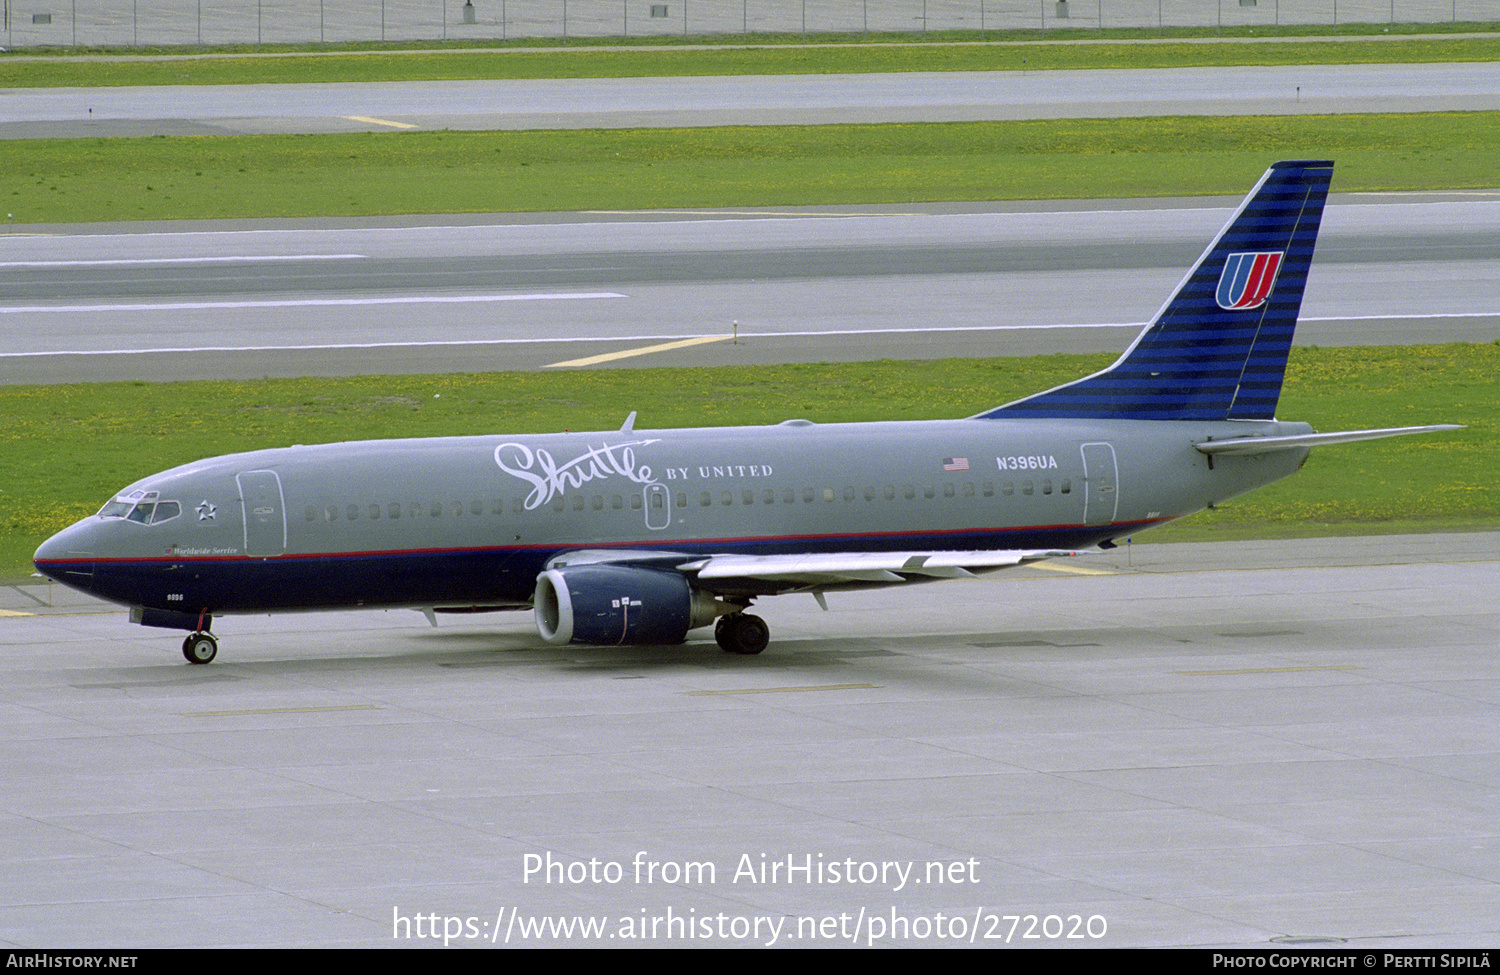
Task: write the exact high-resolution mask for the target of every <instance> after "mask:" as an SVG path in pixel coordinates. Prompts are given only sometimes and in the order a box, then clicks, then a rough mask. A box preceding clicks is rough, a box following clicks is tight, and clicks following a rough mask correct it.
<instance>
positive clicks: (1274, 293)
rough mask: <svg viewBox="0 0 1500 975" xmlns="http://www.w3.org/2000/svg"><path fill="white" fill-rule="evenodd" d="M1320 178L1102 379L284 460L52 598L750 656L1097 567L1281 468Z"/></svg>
mask: <svg viewBox="0 0 1500 975" xmlns="http://www.w3.org/2000/svg"><path fill="white" fill-rule="evenodd" d="M1332 174H1333V163H1331V162H1326V161H1306V160H1304V161H1287V162H1280V163H1276V164H1275V165H1273V166H1271V168H1270V169H1269V170H1267V171H1266V173H1265V175H1264V176H1262V177H1261V179H1260V181H1259V182H1258V183H1257V184H1256V185H1255V187H1254V188H1253V189H1252V190H1251V191H1250V194H1249V195H1248V196H1247V197H1246V199H1245V200H1244V202H1243V203H1242V204H1241V205H1240V207H1239V209H1238V210H1237V211H1236V212H1235V213H1234V215H1233V216H1232V217H1231V218H1230V220H1229V222H1228V223H1227V224H1226V225H1225V227H1224V228H1223V229H1222V230H1221V231H1220V232H1219V234H1218V236H1217V237H1215V238H1214V240H1213V241H1212V242H1211V243H1210V244H1209V245H1208V248H1207V249H1206V250H1205V251H1204V253H1203V255H1202V257H1201V258H1199V260H1198V261H1197V263H1196V264H1194V265H1193V267H1192V269H1191V270H1190V271H1188V273H1187V275H1186V276H1185V277H1184V278H1183V280H1182V282H1181V283H1180V284H1179V285H1178V287H1177V289H1176V291H1175V292H1174V293H1173V294H1172V295H1171V297H1170V298H1168V299H1167V301H1166V303H1165V304H1164V305H1163V306H1162V308H1161V310H1160V311H1159V312H1158V313H1157V315H1156V316H1155V318H1154V319H1153V320H1152V321H1151V322H1150V324H1149V325H1147V326H1146V328H1145V329H1144V330H1143V331H1142V332H1141V333H1140V335H1139V336H1138V337H1137V338H1136V339H1135V341H1134V342H1133V343H1132V344H1131V345H1130V347H1129V348H1128V349H1127V350H1126V351H1125V352H1124V354H1123V355H1121V357H1120V358H1119V359H1118V360H1117V361H1116V362H1115V363H1114V364H1113V365H1111V366H1110V367H1108V368H1107V369H1104V370H1102V371H1100V372H1097V373H1095V374H1093V375H1090V376H1087V377H1085V378H1083V379H1079V380H1076V381H1074V382H1070V383H1066V384H1064V385H1061V386H1058V387H1056V388H1054V389H1050V390H1047V391H1044V392H1041V393H1037V394H1035V395H1032V396H1028V397H1025V398H1023V399H1020V400H1016V401H1014V402H1011V403H1007V404H1005V405H1003V406H998V407H995V408H992V409H989V410H987V411H985V412H982V413H979V414H976V415H974V416H970V417H968V418H966V419H954V420H937V421H921V422H875V423H838V424H819V423H813V422H811V421H808V420H800V419H792V420H787V421H785V422H782V423H779V424H775V425H770V426H754V427H713V428H697V429H678V430H637V429H636V428H635V425H634V424H635V416H636V415H635V413H631V414H630V416H629V417H628V418H627V419H626V421H625V422H624V424H623V425H622V426H621V427H620V428H619V429H618V430H613V431H608V432H595V433H551V434H536V435H516V436H506V435H490V436H469V437H446V438H432V439H417V440H377V441H366V442H353V443H333V444H322V445H315V446H292V447H286V448H282V449H274V450H259V451H254V452H250V453H240V454H230V455H228V456H223V457H215V458H212V459H208V460H202V461H198V462H196V463H191V464H185V465H183V466H180V467H175V468H173V469H171V470H168V471H163V472H162V473H159V474H153V475H151V476H150V477H147V478H144V479H143V480H140V481H137V482H135V483H134V484H131V485H129V486H128V487H126V488H125V489H124V490H122V491H121V492H120V493H119V494H117V495H116V496H115V497H113V498H112V499H111V500H110V501H109V502H108V503H107V504H105V505H104V507H103V508H101V509H100V511H99V512H98V513H97V514H95V515H93V516H91V517H88V518H85V519H83V520H82V521H79V522H78V523H76V524H74V525H72V526H71V527H69V528H66V529H64V530H63V531H61V532H59V533H58V534H57V535H55V536H53V537H52V538H50V539H48V540H47V541H46V542H44V543H43V544H42V546H41V547H40V548H39V549H38V550H37V552H36V556H35V560H34V561H35V564H36V567H37V569H38V570H39V571H40V572H41V573H43V574H44V575H46V576H48V577H50V578H52V579H55V580H57V581H58V582H62V583H65V584H67V585H69V586H72V587H74V588H76V589H81V590H83V591H84V592H87V593H90V594H92V595H94V596H98V597H101V598H103V599H106V600H110V601H113V602H116V603H120V604H123V605H125V606H128V607H130V618H131V620H132V621H133V622H136V623H140V624H143V625H145V626H152V627H164V628H168V629H181V630H186V631H188V635H187V637H186V638H185V639H184V640H183V644H182V651H183V655H184V657H186V659H187V660H188V661H189V662H191V663H194V664H206V663H208V662H210V661H212V660H213V659H214V657H215V656H216V655H217V653H218V639H217V637H216V636H215V635H214V634H213V632H211V627H212V623H213V620H214V619H215V618H218V617H223V616H232V615H235V614H249V613H276V612H284V611H308V610H333V609H350V608H356V607H369V608H386V609H390V608H410V609H416V610H419V611H421V612H423V613H425V614H426V615H427V617H428V619H429V621H430V622H432V623H433V625H436V616H435V614H436V613H438V612H483V611H495V610H531V611H532V612H533V613H534V614H535V621H536V628H537V631H538V633H539V635H540V636H541V638H542V639H543V640H545V641H546V642H548V643H551V644H568V643H582V644H593V645H658V644H676V643H681V642H683V641H684V640H685V639H686V638H687V635H688V634H689V633H690V632H691V631H693V630H695V629H698V628H700V627H706V626H709V625H711V624H712V625H713V626H714V637H715V640H716V641H717V643H718V644H719V645H720V646H721V647H722V648H724V649H725V650H726V651H729V652H733V653H741V654H756V653H760V652H761V651H762V650H764V649H765V647H766V646H767V643H768V641H769V630H768V628H767V626H766V624H765V622H764V621H763V620H762V619H761V618H760V617H758V616H755V615H753V614H751V613H749V612H747V610H748V609H749V608H750V607H751V605H752V604H753V603H754V601H755V600H756V599H759V598H762V597H768V596H773V595H780V594H786V593H810V594H811V595H812V596H813V597H814V598H815V599H816V600H817V602H818V603H819V604H820V605H822V606H823V607H824V608H825V609H826V608H827V604H826V601H825V599H824V594H825V593H828V592H837V591H842V590H851V589H863V588H869V587H877V586H894V585H901V584H905V583H913V582H928V581H935V580H942V579H952V578H971V577H974V576H977V575H981V574H984V573H988V572H992V571H995V570H999V569H1002V568H1005V567H1008V566H1015V565H1022V564H1025V563H1028V562H1033V561H1036V560H1039V559H1047V558H1053V557H1058V556H1064V555H1070V554H1074V553H1076V552H1078V551H1079V550H1083V549H1090V548H1095V547H1098V548H1110V547H1113V546H1114V544H1115V540H1116V539H1118V538H1120V537H1122V536H1129V535H1134V534H1136V533H1138V532H1140V531H1141V530H1143V529H1146V528H1150V527H1152V526H1155V525H1161V524H1165V523H1166V522H1169V521H1173V520H1175V519H1178V518H1182V517H1184V516H1186V515H1189V514H1192V513H1194V512H1197V511H1201V510H1203V509H1205V508H1209V507H1212V506H1214V505H1216V504H1218V503H1220V502H1222V501H1225V500H1227V499H1229V498H1233V497H1236V496H1237V495H1241V494H1244V493H1245V492H1247V491H1250V490H1253V489H1255V488H1258V487H1261V486H1264V485H1266V484H1269V483H1271V482H1273V481H1276V480H1279V479H1281V478H1283V477H1286V476H1288V475H1290V474H1292V473H1294V472H1295V471H1297V470H1298V469H1299V468H1300V467H1301V466H1302V464H1303V463H1304V462H1305V461H1306V459H1307V457H1308V454H1309V451H1310V450H1311V449H1312V448H1313V447H1317V446H1322V445H1325V444H1335V443H1345V442H1350V441H1357V440H1367V439H1374V438H1378V437H1389V436H1397V435H1402V434H1413V433H1428V432H1434V431H1440V430H1455V429H1460V427H1457V426H1454V425H1447V424H1443V425H1431V426H1419V427H1400V428H1388V429H1371V430H1353V431H1342V432H1335V433H1315V432H1313V429H1312V427H1311V426H1309V425H1308V424H1306V423H1294V422H1285V421H1281V420H1277V419H1276V416H1275V413H1276V405H1277V400H1278V398H1279V396H1280V392H1281V387H1282V381H1283V378H1284V374H1285V369H1286V363H1287V354H1288V350H1289V348H1290V346H1291V342H1292V335H1293V331H1294V330H1295V328H1296V325H1297V315H1298V310H1299V309H1300V307H1301V303H1302V295H1303V290H1304V287H1305V285H1306V282H1307V274H1308V268H1309V266H1310V264H1311V261H1312V256H1313V247H1314V244H1315V243H1316V239H1317V235H1318V228H1319V225H1320V222H1321V219H1322V213H1323V205H1324V201H1325V200H1326V198H1327V194H1328V187H1329V183H1330V181H1331V179H1332Z"/></svg>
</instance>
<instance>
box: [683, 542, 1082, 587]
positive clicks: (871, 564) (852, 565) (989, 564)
mask: <svg viewBox="0 0 1500 975" xmlns="http://www.w3.org/2000/svg"><path fill="white" fill-rule="evenodd" d="M1072 554H1074V553H1072V552H1068V551H1060V550H1055V549H1036V550H1003V551H980V552H826V553H820V554H813V555H714V556H710V557H709V558H706V559H700V560H698V561H695V562H689V563H687V564H685V565H681V566H678V568H679V569H680V570H682V571H683V572H688V573H691V574H693V575H695V576H696V577H697V579H698V580H700V582H701V581H708V580H713V579H751V580H760V581H764V582H770V583H777V584H781V585H801V586H828V585H839V584H844V583H865V584H872V583H873V584H877V585H879V584H885V585H897V584H900V583H904V582H916V581H920V580H923V579H968V578H973V577H974V576H977V575H979V574H981V573H984V572H993V571H995V570H997V569H1004V568H1008V567H1010V566H1014V565H1022V564H1025V563H1027V562H1035V561H1038V560H1040V559H1050V558H1057V557H1061V556H1067V555H1072Z"/></svg>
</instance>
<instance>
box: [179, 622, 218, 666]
mask: <svg viewBox="0 0 1500 975" xmlns="http://www.w3.org/2000/svg"><path fill="white" fill-rule="evenodd" d="M182 655H183V656H184V657H186V658H187V662H188V663H190V664H206V663H212V662H213V659H214V658H215V657H217V656H218V655H219V641H218V640H217V639H215V638H214V635H213V634H212V633H209V632H208V631H206V630H201V631H199V632H197V633H189V634H188V635H187V639H185V640H183V641H182Z"/></svg>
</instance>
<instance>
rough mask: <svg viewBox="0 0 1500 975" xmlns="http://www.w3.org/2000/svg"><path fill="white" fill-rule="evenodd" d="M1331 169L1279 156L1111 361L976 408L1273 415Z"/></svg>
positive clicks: (1027, 412)
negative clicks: (1040, 389) (1090, 372)
mask: <svg viewBox="0 0 1500 975" xmlns="http://www.w3.org/2000/svg"><path fill="white" fill-rule="evenodd" d="M1332 177H1333V163H1331V162H1313V161H1293V162H1279V163H1276V164H1275V165H1274V166H1272V167H1271V168H1270V169H1268V170H1266V174H1265V175H1264V176H1262V177H1261V179H1260V182H1259V183H1257V184H1256V185H1255V188H1254V189H1253V190H1251V191H1250V195H1249V196H1247V197H1246V198H1245V202H1244V203H1242V204H1240V208H1239V210H1238V211H1237V212H1236V213H1235V215H1234V216H1233V217H1232V218H1231V219H1230V221H1229V223H1228V224H1227V225H1226V226H1225V227H1224V229H1223V230H1221V231H1219V236H1218V237H1216V238H1214V241H1213V243H1211V244H1209V245H1208V250H1206V251H1204V253H1203V256H1202V257H1200V258H1199V259H1198V263H1197V264H1196V265H1195V266H1194V267H1193V269H1192V270H1191V271H1189V272H1188V275H1187V277H1185V278H1184V279H1183V280H1182V283H1181V284H1179V285H1178V286H1177V291H1176V292H1175V293H1174V294H1173V295H1172V297H1171V298H1170V299H1168V300H1167V303H1166V305H1164V306H1163V307H1162V309H1161V311H1159V312H1157V314H1156V318H1155V320H1154V321H1152V322H1151V324H1150V325H1148V326H1147V327H1146V330H1145V331H1143V332H1142V333H1141V334H1140V335H1139V336H1137V337H1136V340H1135V342H1134V343H1133V344H1132V345H1131V346H1130V348H1129V349H1127V350H1126V352H1125V354H1124V355H1123V356H1121V357H1120V359H1119V361H1117V362H1116V363H1115V364H1114V365H1112V366H1110V367H1109V368H1108V369H1106V370H1104V371H1103V372H1098V373H1095V374H1094V375H1092V376H1088V377H1085V378H1083V379H1080V380H1078V381H1076V382H1072V383H1068V384H1067V385H1064V386H1058V387H1057V388H1055V389H1050V390H1048V391H1046V392H1044V393H1038V394H1036V395H1035V396H1028V397H1027V398H1025V399H1021V400H1016V401H1015V402H1014V403H1008V404H1006V405H1005V406H1001V407H998V408H996V409H993V410H990V411H989V412H987V413H982V414H980V417H985V418H996V417H1041V418H1053V419H1057V418H1076V419H1134V420H1226V419H1253V420H1269V419H1274V418H1275V414H1276V401H1277V399H1278V398H1279V397H1280V396H1281V383H1282V380H1283V378H1284V377H1285V375H1286V358H1287V352H1288V350H1289V349H1290V348H1291V344H1292V333H1293V332H1294V331H1295V330H1296V327H1297V313H1298V311H1299V309H1300V308H1301V307H1302V292H1303V289H1304V288H1305V287H1306V285H1307V269H1308V267H1309V265H1310V264H1311V263H1312V255H1313V246H1314V244H1316V242H1317V238H1318V227H1319V225H1320V224H1321V222H1322V218H1323V203H1324V201H1325V200H1326V199H1327V197H1328V184H1329V181H1330V180H1331V179H1332Z"/></svg>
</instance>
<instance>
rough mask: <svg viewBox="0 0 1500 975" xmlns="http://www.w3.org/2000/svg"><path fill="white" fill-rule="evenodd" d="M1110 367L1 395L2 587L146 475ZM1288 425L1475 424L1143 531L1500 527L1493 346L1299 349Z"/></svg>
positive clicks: (913, 365) (928, 404)
mask: <svg viewBox="0 0 1500 975" xmlns="http://www.w3.org/2000/svg"><path fill="white" fill-rule="evenodd" d="M1110 359H1111V357H1110V356H1064V355H1056V356H1041V357H1035V358H1002V359H978V360H973V359H950V360H941V361H935V362H891V361H884V362H870V363H853V364H843V365H827V364H806V365H786V366H763V367H756V368H754V369H748V368H742V367H721V368H708V369H671V368H663V369H628V370H600V371H578V372H568V373H566V374H562V373H490V374H476V375H443V376H379V377H355V378H349V379H297V380H266V381H260V382H192V383H168V384H157V383H113V384H88V385H73V386H0V431H3V433H0V437H3V444H4V450H5V456H6V464H5V466H4V468H3V471H0V578H12V579H14V578H18V577H20V576H23V575H24V574H25V573H27V572H29V566H30V556H31V553H32V552H33V551H34V549H35V547H36V545H37V544H38V543H40V542H41V541H42V540H43V539H44V538H46V537H47V536H48V535H50V534H51V533H52V532H54V531H56V530H58V529H60V528H62V527H64V526H65V525H67V524H69V523H71V522H72V521H74V520H76V519H78V518H81V517H83V516H85V515H88V514H90V513H92V512H94V511H96V510H97V509H98V508H99V506H100V505H101V504H103V503H104V501H105V500H107V499H108V498H109V497H110V496H112V495H113V494H114V492H116V491H118V490H119V489H120V488H121V487H123V486H125V485H126V484H128V483H130V482H132V481H134V480H136V479H138V478H140V477H144V476H146V475H148V474H151V473H153V472H155V471H158V470H162V469H165V468H168V467H172V466H175V465H177V464H181V463H185V462H188V461H191V460H195V459H199V458H202V457H206V456H212V455H217V454H225V453H233V452H236V451H242V450H254V449H258V448H262V447H276V446H285V445H287V444H292V443H321V442H328V441H337V440H355V439H372V438H385V437H431V436H445V435H461V434H480V433H527V432H542V431H553V430H562V429H572V430H582V429H600V430H613V429H618V428H619V426H620V423H621V422H622V421H623V420H624V418H625V416H626V415H627V414H628V413H629V412H630V411H631V410H637V411H639V419H638V421H637V427H638V428H639V429H648V428H662V427H675V426H716V425H733V424H759V423H774V422H778V421H780V420H783V419H787V418H789V417H796V416H800V417H806V418H808V419H811V420H815V421H819V422H840V421H860V420H875V419H896V420H921V419H934V418H940V417H956V416H966V415H970V414H972V413H975V412H977V411H979V410H981V409H983V408H985V407H988V406H993V405H995V404H998V403H1002V402H1005V401H1007V400H1010V399H1013V398H1016V397H1018V396H1022V395H1024V394H1026V393H1030V392H1035V391H1038V390H1040V389H1044V388H1047V387H1049V386H1052V385H1056V384H1057V383H1060V382H1065V381H1067V380H1070V379H1074V378H1077V377H1079V376H1082V375H1085V374H1087V373H1089V372H1092V371H1094V370H1096V369H1098V368H1100V367H1101V366H1102V365H1105V364H1107V363H1108V361H1110ZM1280 413H1281V415H1282V416H1284V417H1286V418H1288V419H1298V420H1306V421H1307V422H1310V423H1312V424H1313V425H1314V426H1316V427H1317V428H1319V429H1323V430H1333V429H1359V428H1366V427H1381V426H1403V425H1413V424H1422V423H1436V422H1451V423H1464V424H1468V425H1469V428H1468V429H1467V430H1464V431H1461V432H1458V433H1445V434H1437V435H1431V436H1423V437H1411V438H1398V439H1392V440H1381V441H1373V442H1369V443H1360V444H1348V445H1342V446H1335V447H1324V448H1319V449H1318V450H1316V451H1314V454H1313V457H1312V460H1311V461H1309V463H1308V465H1307V467H1306V468H1305V469H1304V470H1303V471H1302V472H1301V473H1300V474H1298V475H1297V476H1296V477H1293V478H1291V479H1289V480H1286V481H1282V482H1280V483H1279V484H1276V485H1273V486H1271V487H1269V488H1266V489H1264V490H1262V491H1259V492H1256V493H1254V494H1251V495H1248V496H1246V497H1244V498H1241V499H1237V500H1235V501H1234V502H1231V503H1229V504H1226V505H1225V506H1223V507H1222V508H1221V509H1219V510H1218V511H1216V512H1212V513H1208V514H1205V515H1200V516H1198V517H1197V518H1195V519H1192V520H1190V521H1189V522H1187V523H1186V527H1184V528H1182V529H1178V528H1169V529H1166V530H1164V531H1163V532H1159V533H1150V534H1149V535H1147V536H1145V537H1146V538H1148V539H1149V538H1160V539H1165V540H1181V539H1184V538H1199V537H1275V536H1310V535H1321V534H1337V533H1340V532H1345V531H1357V532H1359V533H1361V534H1368V533H1372V532H1380V531H1389V530H1401V531H1413V530H1427V531H1434V530H1446V529H1460V528H1461V529H1471V528H1472V529H1487V530H1492V529H1500V492H1496V491H1494V490H1493V485H1494V484H1495V483H1497V481H1500V343H1494V344H1488V345H1444V346H1417V347H1407V348H1392V347H1379V348H1352V349H1296V350H1294V352H1293V355H1292V363H1291V367H1290V370H1289V372H1288V377H1287V386H1286V392H1285V394H1284V395H1283V397H1282V408H1281V410H1280Z"/></svg>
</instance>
